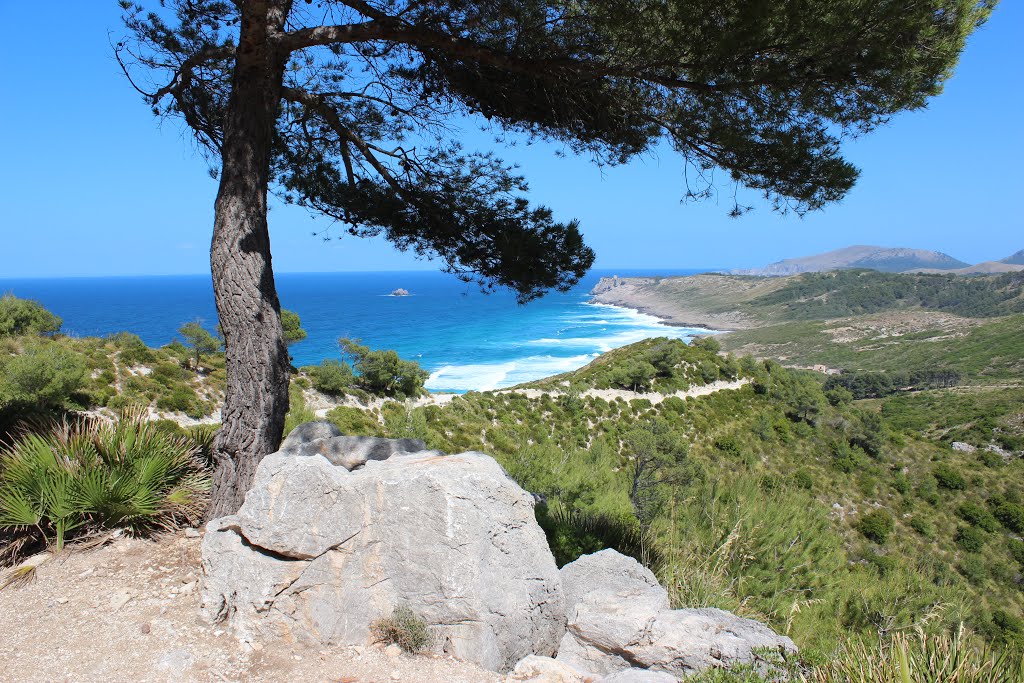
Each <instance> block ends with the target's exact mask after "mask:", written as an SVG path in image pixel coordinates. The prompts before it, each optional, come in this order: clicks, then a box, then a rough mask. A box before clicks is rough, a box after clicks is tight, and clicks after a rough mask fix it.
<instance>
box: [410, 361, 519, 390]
mask: <svg viewBox="0 0 1024 683" xmlns="http://www.w3.org/2000/svg"><path fill="white" fill-rule="evenodd" d="M514 369H515V362H514V361H511V362H505V363H479V364H476V365H445V366H443V367H441V368H439V369H437V370H435V371H434V372H432V373H430V377H429V378H428V379H427V381H426V383H425V384H424V386H425V387H426V388H427V389H428V390H429V391H441V390H445V391H490V390H492V389H498V388H499V385H502V383H503V382H504V380H505V378H506V377H508V373H509V372H511V371H512V370H514ZM504 386H507V385H504Z"/></svg>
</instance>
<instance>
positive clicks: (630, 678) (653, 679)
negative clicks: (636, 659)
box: [601, 669, 679, 683]
mask: <svg viewBox="0 0 1024 683" xmlns="http://www.w3.org/2000/svg"><path fill="white" fill-rule="evenodd" d="M601 683H679V679H678V678H677V677H676V676H673V675H672V674H667V673H665V672H664V671H650V670H648V669H626V670H625V671H620V672H618V673H614V674H612V675H611V676H605V677H604V678H602V679H601Z"/></svg>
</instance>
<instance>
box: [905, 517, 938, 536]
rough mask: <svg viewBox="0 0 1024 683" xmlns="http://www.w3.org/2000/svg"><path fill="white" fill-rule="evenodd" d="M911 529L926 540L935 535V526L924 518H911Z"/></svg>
mask: <svg viewBox="0 0 1024 683" xmlns="http://www.w3.org/2000/svg"><path fill="white" fill-rule="evenodd" d="M910 528H911V529H913V530H914V531H916V532H917V533H919V534H921V535H922V536H924V537H925V538H931V537H932V536H934V535H935V525H934V524H932V523H931V522H929V521H928V520H927V519H925V518H924V517H916V516H915V517H911V518H910Z"/></svg>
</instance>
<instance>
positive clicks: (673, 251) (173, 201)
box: [0, 0, 1024, 279]
mask: <svg viewBox="0 0 1024 683" xmlns="http://www.w3.org/2000/svg"><path fill="white" fill-rule="evenodd" d="M8 15H9V16H8V17H7V18H8V21H6V22H5V23H4V25H3V27H0V37H2V40H0V55H3V56H4V57H6V61H7V63H8V64H14V63H17V64H19V67H18V68H17V69H9V70H6V71H5V72H4V73H3V74H2V75H0V85H2V86H3V87H4V90H5V91H6V92H9V93H14V92H19V93H30V94H31V98H29V99H27V100H26V101H27V102H31V106H19V107H12V106H8V107H4V108H3V109H0V124H2V125H3V127H4V129H5V130H7V131H8V137H7V159H6V161H7V163H6V164H5V165H4V167H3V169H2V170H0V183H2V184H3V186H4V187H5V188H6V190H7V197H8V200H7V202H6V205H5V212H4V217H3V223H2V224H3V226H4V227H3V237H4V243H5V248H4V250H3V252H2V253H0V278H5V279H15V278H26V277H44V278H45V277H61V276H65V277H67V276H76V277H97V276H118V275H124V276H139V275H172V274H175V275H176V274H181V275H193V274H194V275H203V274H207V273H208V272H209V266H208V259H207V250H208V244H209V240H210V233H211V227H212V220H213V211H212V208H213V198H214V194H215V192H216V182H215V181H213V180H211V179H210V177H209V175H208V174H207V167H206V164H205V162H204V161H203V160H202V159H201V158H200V157H199V156H198V154H197V153H196V152H195V145H194V143H192V142H191V140H190V139H189V137H188V136H187V135H186V134H185V133H184V132H183V130H182V128H181V126H180V125H179V124H178V123H176V122H173V121H168V122H163V123H161V122H160V121H158V120H156V119H154V118H153V116H152V115H151V114H150V113H149V111H148V108H147V107H146V106H145V105H144V103H142V102H141V100H140V97H139V96H138V94H137V93H136V92H135V91H134V90H132V88H131V86H130V85H129V84H128V83H127V81H126V80H125V79H124V77H123V76H122V74H121V73H120V71H119V69H118V67H117V65H116V63H115V61H114V59H113V56H112V52H111V48H110V36H114V37H116V36H117V35H119V33H120V31H121V28H120V20H119V16H120V12H119V10H118V8H117V3H116V2H113V0H111V1H110V2H103V3H99V4H97V3H74V4H70V5H67V6H61V7H55V6H44V7H37V6H28V5H24V4H16V5H12V6H11V7H9V8H8ZM41 21H43V22H45V23H46V25H47V26H48V30H49V31H50V33H51V35H52V40H51V44H52V45H56V46H59V48H56V49H50V50H48V51H39V50H37V49H35V46H34V43H33V40H34V38H33V37H32V36H31V33H30V32H25V31H23V30H19V29H20V27H23V26H26V25H36V24H38V23H39V22H41ZM108 34H109V35H108ZM1022 34H1024V4H1022V3H1003V4H1002V5H1001V6H999V7H998V8H997V9H996V11H995V12H994V14H993V17H992V19H991V21H990V22H989V23H988V24H987V25H986V26H984V27H983V28H982V29H981V30H979V31H978V32H977V33H976V34H975V35H974V36H973V38H972V39H971V40H970V42H969V44H968V46H967V49H966V51H965V53H964V55H963V57H962V59H961V63H960V65H959V67H958V69H957V71H956V74H955V75H954V76H953V78H952V79H950V81H949V82H948V83H947V85H946V92H945V93H943V94H942V95H940V96H939V97H937V98H935V99H933V100H931V102H930V105H929V107H928V109H926V110H924V111H918V112H911V113H906V114H903V115H900V116H898V117H896V118H895V120H894V121H893V122H892V123H891V124H890V125H889V126H886V127H883V128H880V129H879V130H877V131H875V132H873V133H871V134H869V135H867V136H865V137H863V138H861V139H858V140H852V141H849V142H847V144H846V145H845V148H844V149H845V151H846V154H847V156H848V158H849V159H850V160H851V161H853V162H854V163H856V164H857V165H858V166H859V167H860V168H861V169H862V176H861V178H860V181H859V182H858V185H857V186H856V187H855V188H854V189H853V190H852V191H851V193H850V194H849V195H848V197H847V198H846V199H844V200H843V201H842V202H840V203H838V204H833V205H830V206H828V207H826V208H825V209H824V210H823V211H819V212H816V213H814V214H811V215H808V216H807V217H806V218H803V219H800V218H798V217H796V216H793V215H789V216H780V215H778V214H775V213H773V212H771V211H770V209H768V208H767V206H766V205H765V204H764V203H763V202H761V201H760V200H759V198H758V197H757V196H756V193H754V192H751V191H749V190H744V189H742V188H741V189H740V194H739V198H740V201H741V202H743V203H747V204H753V205H755V210H754V211H752V212H751V213H749V214H747V215H745V216H743V217H741V218H739V219H731V218H729V217H728V216H727V212H728V208H729V206H730V205H731V196H732V188H731V186H729V185H727V184H726V185H722V186H721V187H720V188H719V190H720V193H719V197H718V199H717V200H715V199H712V200H710V201H705V202H702V203H683V202H681V201H680V200H681V197H682V196H683V193H684V177H683V167H682V163H681V162H680V160H679V159H678V157H677V156H676V155H675V154H673V153H672V152H671V151H670V150H668V149H661V150H659V151H658V152H657V153H656V154H652V155H648V156H646V157H643V158H641V159H637V160H634V161H633V162H631V163H630V164H628V165H626V166H624V167H617V168H605V169H601V168H598V167H596V166H594V165H592V164H590V163H589V161H588V160H587V159H582V158H578V157H575V156H573V155H572V154H571V153H569V154H566V156H564V158H563V157H560V156H559V153H560V152H564V151H565V150H562V149H561V148H560V147H559V146H557V145H551V144H534V145H525V144H524V145H517V146H512V147H507V146H502V145H496V144H494V142H493V140H492V133H490V132H488V131H481V130H478V129H477V128H475V127H474V126H476V122H468V121H463V122H456V123H458V124H459V125H462V126H463V127H464V133H465V135H464V141H465V142H466V145H467V147H471V148H477V149H494V150H495V151H497V152H498V154H499V155H500V156H503V157H504V158H506V159H507V160H508V161H510V162H515V163H518V164H520V166H521V170H522V172H523V174H524V175H525V176H526V177H527V179H528V180H529V181H530V184H531V191H530V193H529V196H530V198H531V200H533V201H534V202H537V203H540V204H545V205H547V206H550V207H551V208H552V209H553V210H554V212H555V215H556V217H558V218H559V219H563V220H564V219H570V218H577V219H579V220H580V222H581V227H582V230H583V232H584V236H585V238H586V241H587V242H588V244H590V245H591V246H592V247H593V248H594V250H595V251H596V253H597V263H596V264H595V268H596V269H598V270H614V269H627V268H628V269H646V270H659V269H661V270H665V269H674V270H680V269H690V268H702V269H703V268H722V269H726V268H750V267H759V266H764V265H767V264H768V263H771V262H774V261H778V260H781V259H784V258H793V257H799V256H807V255H811V254H816V253H821V252H825V251H831V250H834V249H838V248H842V247H845V246H849V245H852V244H875V245H879V246H891V247H907V248H915V249H929V250H934V251H940V252H943V253H946V254H949V255H950V256H953V257H955V258H957V259H960V260H962V261H965V262H967V263H972V264H973V263H978V262H981V261H987V260H998V259H1001V258H1005V257H1007V256H1009V255H1010V254H1012V253H1014V252H1016V251H1018V250H1020V249H1022V248H1024V214H1022V212H1021V211H1020V210H1019V207H1018V205H1017V200H1016V197H1017V196H1018V195H1019V193H1020V190H1021V188H1024V168H1022V167H1021V165H1020V164H1019V159H1020V158H1021V157H1024V131H1022V130H1021V127H1020V124H1019V122H1018V118H1019V112H1020V111H1022V110H1024V88H1022V87H1020V86H1021V85H1024V83H1020V80H1021V78H1020V76H1019V75H1018V76H1017V77H1016V84H1015V82H1014V78H1013V77H1012V76H1011V77H1009V78H1008V77H1007V74H1011V75H1012V74H1021V73H1024V50H1022V47H1021V42H1020V40H1019V36H1020V35H1022ZM25 54H32V55H33V58H32V59H31V60H24V59H22V58H21V57H22V56H23V55H25ZM993 65H998V68H995V67H994V66H993ZM12 132H17V134H12ZM270 224H271V236H272V240H273V249H274V265H275V268H276V269H277V272H279V273H298V272H403V271H421V270H436V269H438V266H437V265H436V264H433V263H431V262H429V261H418V260H416V259H415V258H414V257H413V256H411V255H408V254H402V253H400V252H397V251H396V250H394V249H393V248H392V247H391V246H390V245H389V244H387V243H386V242H385V241H384V240H382V239H369V240H368V239H357V238H349V237H346V238H343V239H337V240H332V241H330V242H327V243H323V242H322V241H321V239H320V238H319V237H317V236H315V235H314V234H313V233H319V232H322V231H324V230H325V229H329V227H330V223H329V222H328V221H326V220H324V219H317V218H311V217H310V215H309V214H307V213H306V212H305V211H304V210H302V209H298V208H296V207H292V206H285V205H282V204H280V203H278V202H274V203H273V207H272V211H271V214H270ZM638 226H642V227H638Z"/></svg>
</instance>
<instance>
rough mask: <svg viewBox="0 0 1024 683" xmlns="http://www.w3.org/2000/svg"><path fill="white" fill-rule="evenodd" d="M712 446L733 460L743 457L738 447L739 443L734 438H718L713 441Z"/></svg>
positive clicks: (741, 450)
mask: <svg viewBox="0 0 1024 683" xmlns="http://www.w3.org/2000/svg"><path fill="white" fill-rule="evenodd" d="M714 446H715V448H717V449H718V450H720V451H722V452H723V453H725V454H726V455H728V456H731V457H733V458H739V457H741V456H742V455H743V449H742V448H741V447H740V443H739V441H737V440H736V437H734V436H720V437H718V438H717V439H715V443H714Z"/></svg>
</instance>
